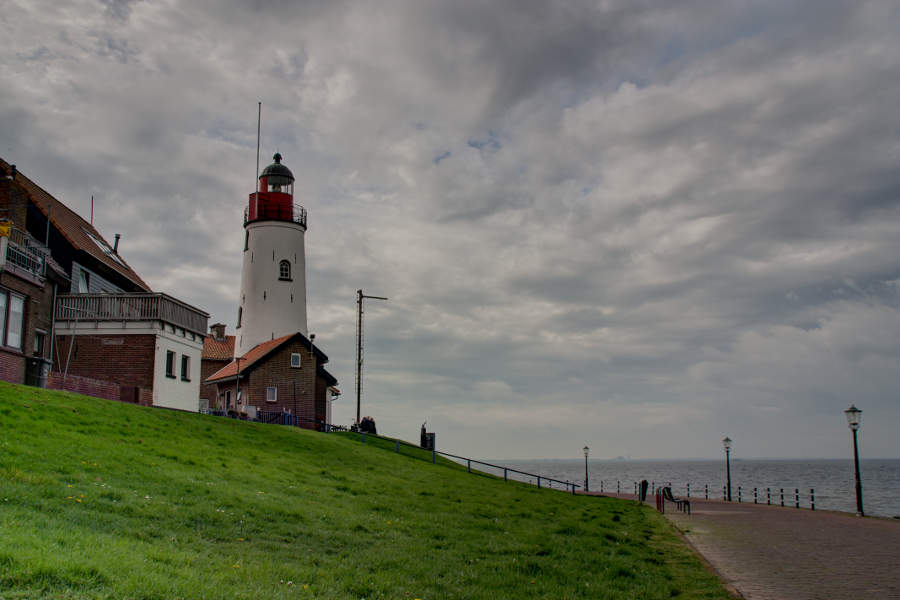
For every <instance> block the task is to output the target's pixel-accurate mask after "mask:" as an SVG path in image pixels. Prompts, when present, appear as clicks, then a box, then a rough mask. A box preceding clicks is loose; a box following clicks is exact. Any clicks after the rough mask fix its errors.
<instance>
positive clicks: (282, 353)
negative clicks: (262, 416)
mask: <svg viewBox="0 0 900 600" xmlns="http://www.w3.org/2000/svg"><path fill="white" fill-rule="evenodd" d="M295 352H296V353H299V354H300V361H301V364H302V368H300V369H295V368H293V367H291V354H292V353H295ZM248 382H249V385H248V392H244V393H247V394H248V401H247V402H246V403H247V404H252V405H254V406H256V407H257V408H258V409H260V410H281V411H287V410H290V411H291V412H292V413H294V414H296V415H298V416H299V417H300V418H301V424H302V425H303V427H309V428H312V427H313V424H312V421H313V420H314V419H315V418H316V411H315V406H314V402H313V382H314V380H313V369H312V360H311V358H310V351H309V348H308V347H307V346H305V345H303V342H301V341H300V340H295V341H292V342H290V343H288V344H286V345H285V346H282V347H281V348H280V349H278V350H276V351H275V352H273V353H272V354H270V355H269V356H268V357H266V358H265V359H264V360H263V362H262V364H259V365H257V366H255V367H254V368H253V370H252V371H251V372H250V375H249V377H248ZM295 382H296V394H297V402H296V406H297V409H296V411H295V410H294V383H295ZM269 386H275V387H276V388H277V389H278V400H277V402H266V388H267V387H269ZM242 387H243V386H242ZM322 416H324V413H323V415H322Z"/></svg>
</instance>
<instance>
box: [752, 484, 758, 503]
mask: <svg viewBox="0 0 900 600" xmlns="http://www.w3.org/2000/svg"><path fill="white" fill-rule="evenodd" d="M758 499H759V495H758V494H757V489H756V488H753V504H756V503H757V500H758Z"/></svg>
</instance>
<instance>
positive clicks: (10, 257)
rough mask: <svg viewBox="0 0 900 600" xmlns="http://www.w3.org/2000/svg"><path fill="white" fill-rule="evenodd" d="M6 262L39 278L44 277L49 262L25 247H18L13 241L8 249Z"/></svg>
mask: <svg viewBox="0 0 900 600" xmlns="http://www.w3.org/2000/svg"><path fill="white" fill-rule="evenodd" d="M6 262H7V263H8V264H13V265H16V266H17V267H19V268H20V269H24V270H26V271H28V272H29V273H32V274H34V275H37V276H38V277H43V276H44V275H45V274H46V272H47V261H46V259H45V258H44V257H43V256H41V255H40V254H34V253H32V252H28V251H27V250H26V249H25V247H22V246H17V245H15V244H13V243H12V241H10V243H9V245H8V246H7V247H6Z"/></svg>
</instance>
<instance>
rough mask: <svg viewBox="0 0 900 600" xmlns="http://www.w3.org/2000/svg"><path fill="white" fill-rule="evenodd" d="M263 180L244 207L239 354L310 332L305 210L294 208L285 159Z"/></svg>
mask: <svg viewBox="0 0 900 600" xmlns="http://www.w3.org/2000/svg"><path fill="white" fill-rule="evenodd" d="M273 158H274V160H275V162H274V163H272V164H271V165H269V166H268V167H266V168H265V169H264V170H263V172H262V174H261V175H260V176H259V187H258V190H257V191H256V192H254V193H252V194H250V199H249V202H248V204H247V208H246V209H244V261H243V267H242V268H241V297H240V304H239V305H238V306H239V308H238V320H237V329H236V331H235V335H236V337H237V348H236V350H235V352H236V354H235V355H236V356H243V355H244V354H246V353H247V352H248V351H249V350H250V349H251V348H253V347H254V346H256V345H257V344H259V343H261V342H266V341H268V340H271V339H274V338H276V337H280V336H283V335H287V334H289V333H296V332H298V331H299V332H300V333H302V334H303V335H304V336H306V335H308V331H307V329H306V257H305V253H304V244H303V241H304V235H305V234H306V210H305V209H304V208H303V207H302V206H299V205H297V204H294V175H293V173H291V170H290V169H288V168H287V167H286V166H284V165H283V164H281V155H280V154H277V153H276V154H275V156H274V157H273Z"/></svg>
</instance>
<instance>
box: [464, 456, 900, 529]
mask: <svg viewBox="0 0 900 600" xmlns="http://www.w3.org/2000/svg"><path fill="white" fill-rule="evenodd" d="M488 462H491V463H493V464H497V465H502V466H505V467H509V468H511V469H517V470H520V471H525V472H528V473H534V474H536V475H540V476H541V477H548V478H553V479H558V480H561V481H572V482H575V483H577V484H578V485H579V486H582V485H583V484H584V459H581V460H579V459H572V460H531V461H488ZM473 468H474V465H473ZM478 468H479V470H483V471H487V472H490V473H492V474H494V475H500V476H502V472H501V471H499V470H497V469H490V468H485V467H482V466H478ZM588 473H589V477H590V481H589V483H590V490H591V491H600V486H601V481H602V484H603V491H604V492H615V491H616V489H617V488H616V485H617V482H619V483H618V485H619V486H620V489H621V490H622V493H633V491H634V483H635V482H640V481H641V480H642V479H646V480H647V481H648V482H650V483H651V484H655V485H656V486H657V487H659V486H661V485H668V484H671V485H672V491H673V492H674V494H675V495H676V496H686V495H687V485H688V484H690V495H691V497H692V498H703V497H704V496H705V494H706V486H708V488H709V497H710V498H711V499H721V498H722V495H723V487H724V486H725V484H726V471H725V460H724V458H723V459H722V460H596V459H590V460H589V461H588ZM860 473H861V479H862V496H863V509H864V512H865V514H866V515H870V516H881V517H898V518H900V459H863V460H861V461H860ZM508 476H509V477H510V478H511V479H518V480H522V481H528V482H530V483H537V481H536V478H535V477H533V476H525V475H519V474H515V473H511V472H510V473H508ZM542 485H543V486H547V485H548V482H547V481H543V482H542ZM739 486H740V488H741V494H742V501H743V502H751V503H752V502H753V488H756V489H757V502H759V503H761V504H765V503H766V502H767V495H766V488H768V489H769V490H770V492H769V493H770V496H769V498H770V499H771V500H770V501H771V503H772V504H779V505H780V504H781V491H780V490H781V489H784V504H785V506H794V503H795V496H794V490H799V498H800V506H801V507H802V508H809V507H810V502H811V497H810V489H813V490H815V506H816V509H817V510H837V511H845V512H851V513H855V512H856V484H855V479H854V474H853V461H852V460H832V459H819V460H796V459H783V460H782V459H777V460H776V459H754V460H751V459H734V458H733V459H732V460H731V499H732V501H733V502H737V501H738V487H739ZM553 487H560V488H561V487H564V486H561V485H560V484H557V483H554V484H553ZM579 489H580V487H579Z"/></svg>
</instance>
